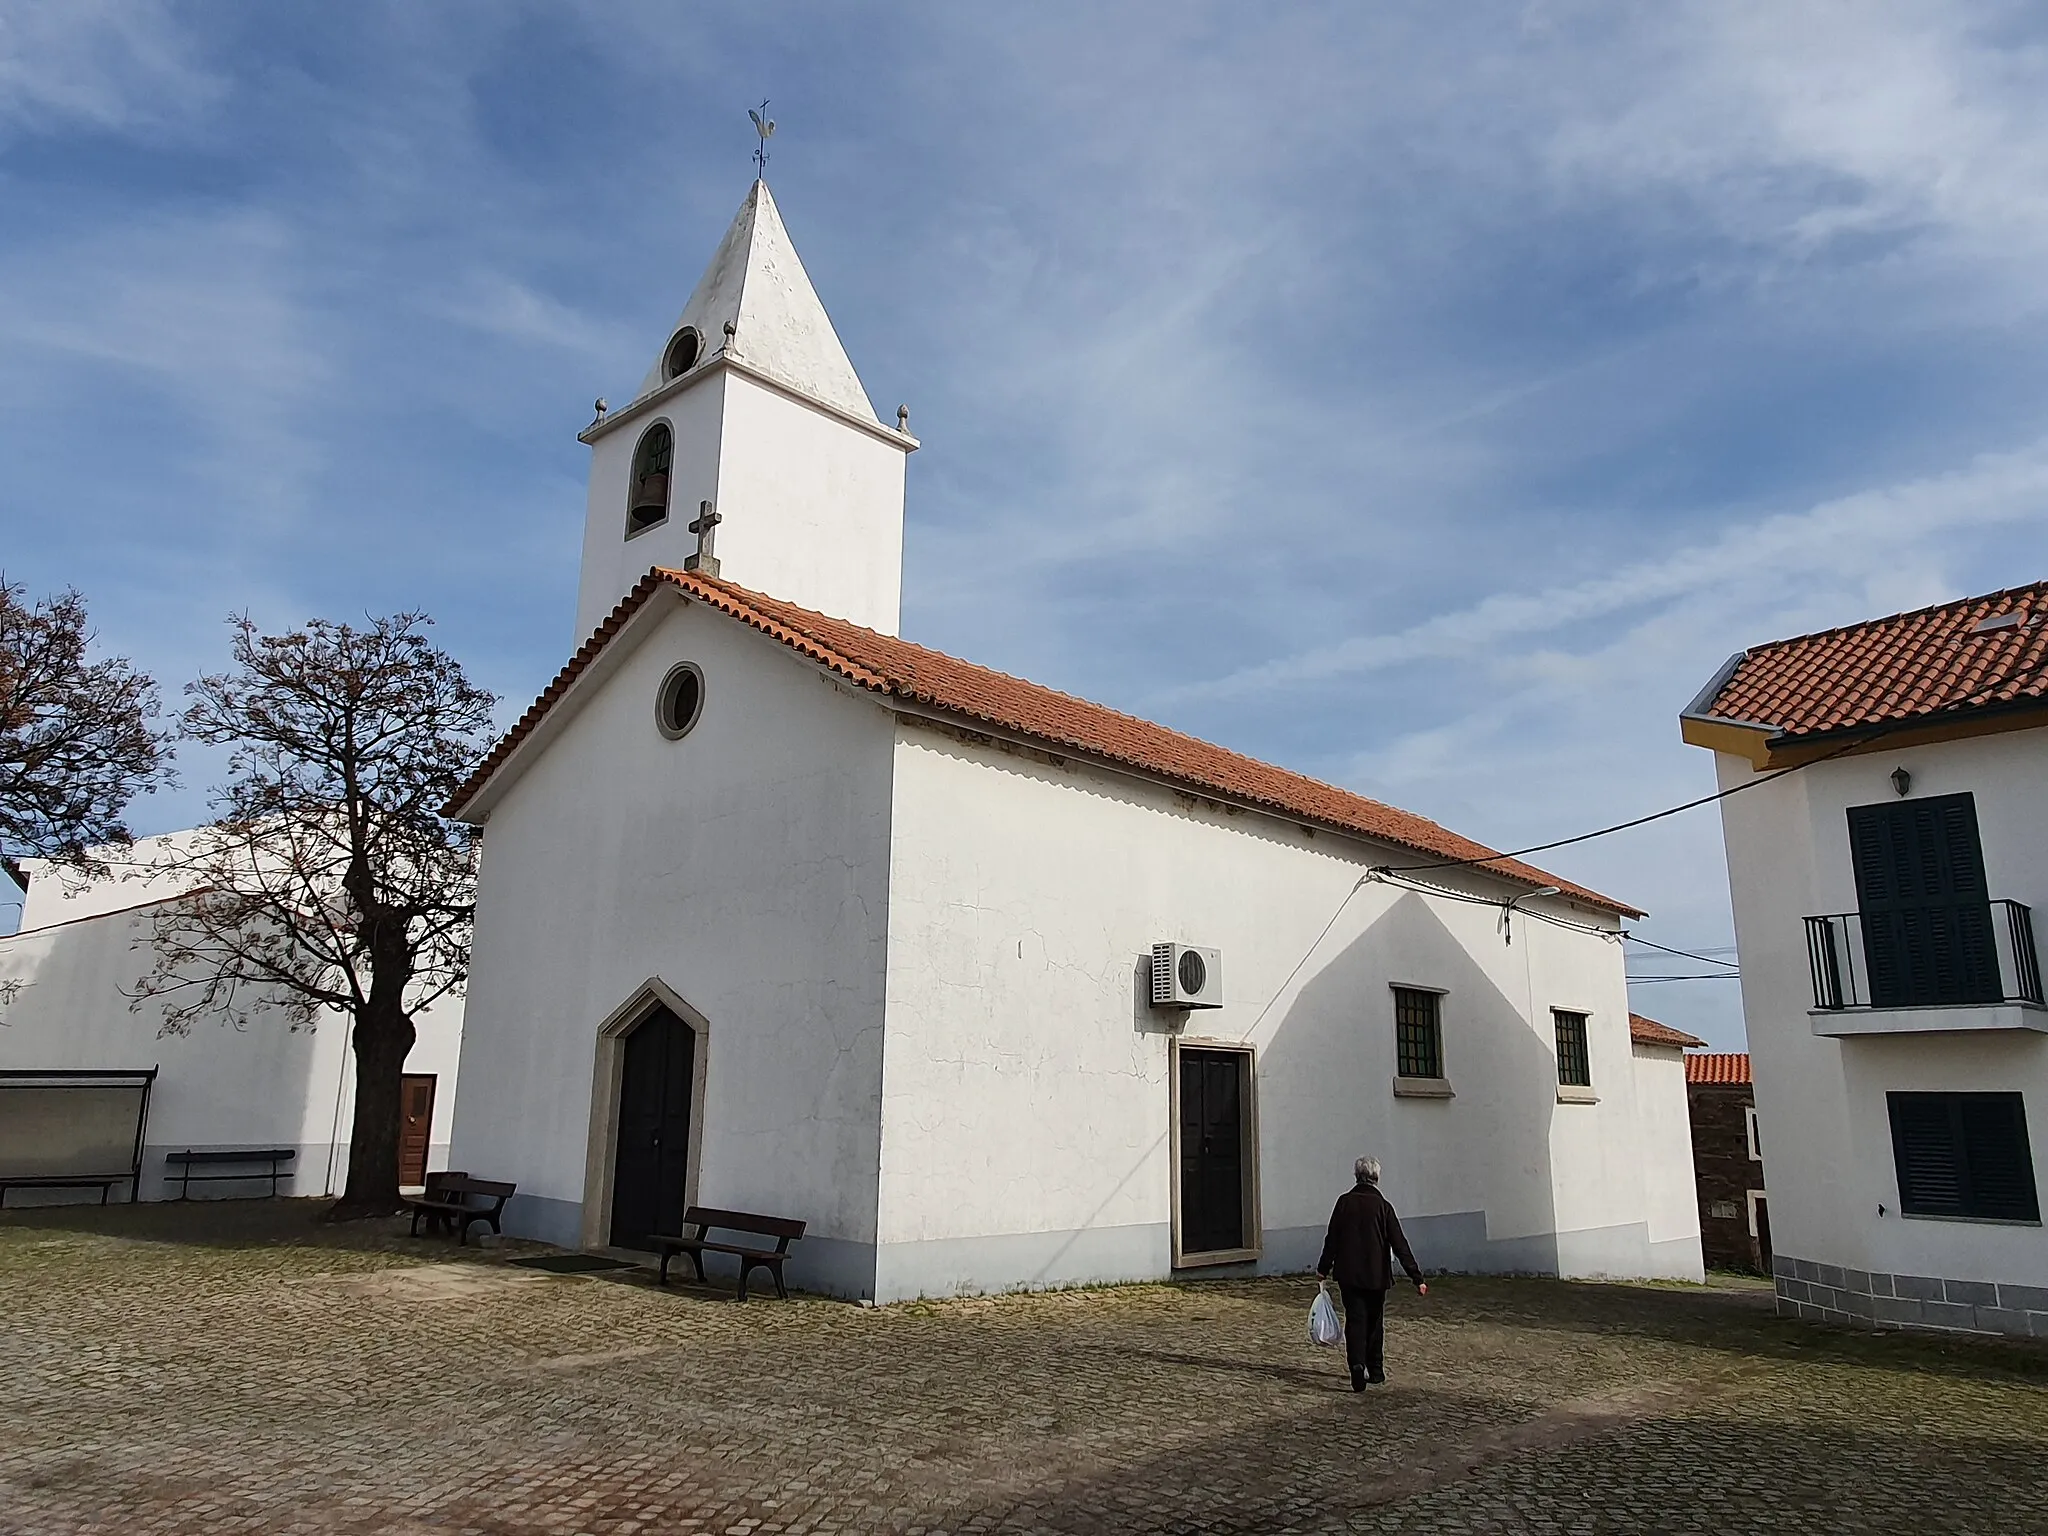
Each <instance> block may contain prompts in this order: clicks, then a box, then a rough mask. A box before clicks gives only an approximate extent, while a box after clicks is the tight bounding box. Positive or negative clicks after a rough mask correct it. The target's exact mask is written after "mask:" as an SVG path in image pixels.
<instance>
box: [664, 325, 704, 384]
mask: <svg viewBox="0 0 2048 1536" xmlns="http://www.w3.org/2000/svg"><path fill="white" fill-rule="evenodd" d="M702 349H703V340H702V338H701V337H699V336H698V334H697V331H696V328H695V327H694V326H688V325H686V326H684V327H683V328H682V329H681V330H680V331H677V332H676V334H675V339H674V340H673V341H671V342H670V343H669V344H668V351H666V352H664V353H663V354H662V358H661V376H662V377H663V378H664V379H679V378H681V377H682V376H683V375H684V374H686V373H688V372H689V371H690V370H691V369H692V368H694V367H695V366H696V365H697V354H698V352H699V351H701V350H702Z"/></svg>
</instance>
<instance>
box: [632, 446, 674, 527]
mask: <svg viewBox="0 0 2048 1536" xmlns="http://www.w3.org/2000/svg"><path fill="white" fill-rule="evenodd" d="M675 455H676V438H675V433H673V432H672V431H670V430H669V425H668V423H667V422H665V421H657V422H656V423H655V424H654V425H653V426H651V427H649V428H648V429H647V430H646V431H645V432H643V433H642V434H641V435H640V446H639V447H637V448H635V449H634V450H633V476H632V487H633V493H632V495H631V496H629V497H628V498H627V500H626V537H627V538H629V539H630V538H631V537H633V535H634V534H636V533H644V532H646V531H647V530H648V529H649V528H653V527H656V526H658V525H659V524H662V523H665V522H667V521H668V487H669V469H670V467H671V464H672V462H673V461H674V459H675Z"/></svg>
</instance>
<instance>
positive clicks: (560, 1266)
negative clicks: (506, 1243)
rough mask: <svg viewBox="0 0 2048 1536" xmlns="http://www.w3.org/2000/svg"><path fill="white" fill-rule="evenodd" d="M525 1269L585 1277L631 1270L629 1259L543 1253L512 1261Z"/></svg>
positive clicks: (583, 1254)
mask: <svg viewBox="0 0 2048 1536" xmlns="http://www.w3.org/2000/svg"><path fill="white" fill-rule="evenodd" d="M511 1262H512V1263H514V1264H517V1265H520V1266H521V1267H522V1268H525V1269H544V1270H546V1271H547V1272H548V1273H549V1274H551V1275H587V1274H590V1273H591V1272H593V1271H594V1270H600V1269H631V1268H633V1261H632V1260H631V1259H607V1258H605V1257H603V1256H602V1255H600V1254H595V1253H543V1254H540V1255H539V1256H537V1257H535V1258H531V1259H513V1260H512V1261H511Z"/></svg>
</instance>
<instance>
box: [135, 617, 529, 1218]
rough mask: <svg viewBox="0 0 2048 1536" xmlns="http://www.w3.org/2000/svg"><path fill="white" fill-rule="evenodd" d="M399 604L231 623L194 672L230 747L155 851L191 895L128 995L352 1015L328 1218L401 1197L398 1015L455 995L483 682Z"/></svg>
mask: <svg viewBox="0 0 2048 1536" xmlns="http://www.w3.org/2000/svg"><path fill="white" fill-rule="evenodd" d="M431 622H432V621H431V620H429V619H428V618H426V616H425V615H423V614H418V613H401V614H397V615H395V616H393V617H391V618H384V619H373V620H371V621H370V622H369V624H368V625H367V626H366V627H363V628H355V627H352V626H350V625H347V624H336V623H332V622H329V621H326V620H315V621H313V622H312V623H309V624H307V625H306V626H305V627H304V628H302V629H298V630H294V631H292V632H291V633H289V634H283V635H263V634H259V633H258V632H257V630H256V626H255V625H254V624H253V623H251V622H250V621H249V620H248V619H247V618H246V617H245V618H238V619H234V620H232V621H231V624H232V627H233V631H234V639H233V661H234V666H233V669H232V670H231V671H229V672H227V673H225V674H222V675H220V676H215V677H206V678H202V679H200V680H199V681H198V682H196V683H193V684H190V685H189V686H188V687H187V688H186V690H185V691H186V693H187V695H188V696H189V697H190V699H191V703H190V705H189V707H188V708H187V709H186V711H185V714H184V719H183V723H184V728H185V732H186V734H187V735H189V736H191V737H192V738H194V739H196V740H198V741H202V742H206V743H209V744H213V745H222V746H227V747H229V748H230V749H231V755H230V758H229V768H228V778H227V781H226V782H225V783H224V784H222V785H220V786H219V787H217V788H216V789H215V791H214V805H215V809H216V811H217V813H218V819H217V820H216V821H215V822H214V823H213V824H211V825H210V826H207V827H204V828H201V829H199V830H198V831H197V832H195V833H192V834H189V835H188V836H187V837H185V838H183V839H178V840H176V841H174V843H173V845H172V851H171V852H170V854H169V855H168V857H169V858H170V860H171V866H172V868H173V869H174V870H175V873H176V876H177V878H179V879H180V881H181V883H183V884H185V885H186V886H187V887H188V888H189V890H190V891H191V894H190V895H189V896H187V897H185V898H184V899H182V900H179V901H175V902H171V903H168V904H166V905H164V906H162V907H159V908H158V909H157V913H156V918H155V924H154V934H153V944H154V951H155V953H154V960H153V964H152V967H151V969H150V972H149V974H148V975H146V976H145V977H144V978H143V980H142V982H141V984H140V986H139V988H138V990H137V994H136V1001H137V1003H138V1004H139V1003H140V1002H141V1001H142V1000H143V999H145V998H154V999H157V1000H159V1001H160V1002H161V1003H162V1004H163V1005H164V1028H165V1029H166V1030H167V1031H170V1032H178V1033H182V1032H184V1031H186V1030H188V1029H190V1027H191V1025H192V1023H193V1021H194V1020H196V1019H199V1018H201V1017H204V1016H220V1015H226V1016H227V1017H229V1018H231V1019H235V1020H237V1021H239V1020H240V1019H242V1018H244V1017H246V1015H247V1014H248V1013H249V1012H250V1011H252V1009H253V1008H255V1007H257V1006H265V1005H267V1006H271V1007H282V1008H283V1009H284V1010H285V1011H286V1013H287V1015H288V1016H290V1017H291V1019H292V1021H293V1025H294V1027H309V1026H311V1025H312V1024H313V1023H314V1021H315V1020H316V1019H317V1018H318V1017H319V1015H320V1014H321V1012H322V1011H323V1010H329V1009H332V1010H336V1011H339V1012H340V1013H342V1014H343V1015H344V1016H345V1017H346V1018H347V1019H348V1020H349V1040H350V1045H351V1047H352V1049H353V1050H354V1052H355V1060H356V1103H355V1124H354V1127H353V1129H352V1131H351V1133H350V1141H349V1161H348V1184H347V1186H346V1188H345V1189H344V1190H343V1193H342V1197H341V1201H340V1203H339V1204H338V1205H337V1206H336V1207H335V1210H334V1214H335V1215H337V1216H354V1215H374V1214H378V1213H381V1212H385V1211H390V1210H394V1209H396V1208H397V1205H398V1133H399V1120H400V1114H401V1108H400V1089H401V1076H402V1074H403V1072H404V1068H405V1058H406V1055H407V1053H408V1052H410V1051H411V1049H412V1045H413V1039H414V1029H413V1022H412V1021H413V1017H414V1015H415V1014H417V1013H418V1012H419V1011H420V1010H421V1009H423V1008H425V1007H427V1006H428V1005H429V1004H431V1003H432V1002H434V1001H435V1000H436V999H438V998H441V997H443V996H446V995H447V994H449V993H451V992H458V991H460V990H461V988H462V985H463V982H464V980H465V978H466V977H467V975H468V971H469V935H470V923H471V919H472V918H473V916H474V914H475V911H476V856H477V834H476V832H475V831H474V829H472V828H470V827H466V826H463V825H461V824H459V823H456V822H452V821H449V820H447V819H445V818H444V817H443V816H442V815H441V813H440V812H441V807H442V806H443V805H445V804H446V803H447V802H448V800H449V798H450V796H451V795H452V794H453V793H454V791H455V789H456V787H457V786H458V785H460V784H461V783H462V781H463V780H464V779H465V778H466V777H467V776H468V774H469V772H470V770H471V769H472V768H474V767H475V766H476V764H477V762H478V761H479V760H480V759H481V757H482V755H483V753H484V751H485V750H486V749H487V747H488V746H489V744H490V740H491V735H492V732H491V706H492V705H493V704H494V703H496V700H495V699H494V698H493V697H492V695H490V694H488V693H486V692H484V691H483V690H482V689H480V688H476V687H472V686H471V684H470V682H469V680H468V679H467V678H466V677H464V676H463V672H462V668H461V666H460V665H458V664H457V663H456V661H455V659H454V658H453V657H451V656H449V655H448V654H447V653H446V652H445V651H442V650H439V649H437V648H436V647H435V646H433V645H432V644H430V643H429V642H428V640H427V638H426V636H425V634H424V633H423V631H424V630H425V629H426V627H427V626H428V625H429V624H430V623H431Z"/></svg>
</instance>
